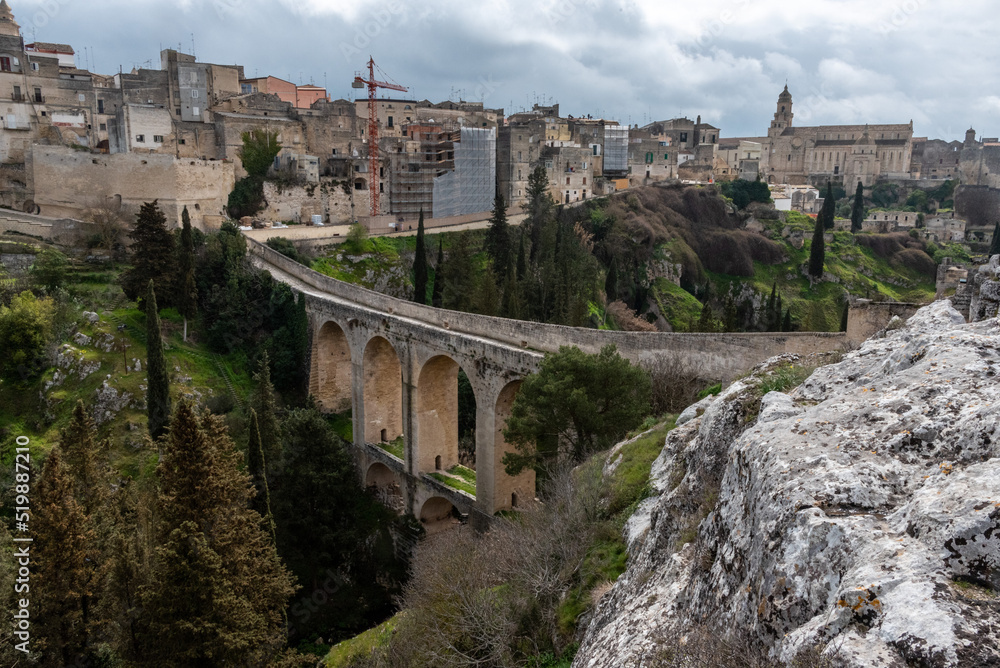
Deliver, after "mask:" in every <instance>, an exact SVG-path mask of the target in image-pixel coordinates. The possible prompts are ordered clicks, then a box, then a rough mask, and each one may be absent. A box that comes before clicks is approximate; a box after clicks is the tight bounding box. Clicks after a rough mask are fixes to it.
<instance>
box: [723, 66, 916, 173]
mask: <svg viewBox="0 0 1000 668" xmlns="http://www.w3.org/2000/svg"><path fill="white" fill-rule="evenodd" d="M794 116H795V115H794V112H793V101H792V94H791V93H790V92H789V91H788V86H785V89H784V90H783V91H782V92H781V94H780V95H779V96H778V102H777V106H776V111H775V113H774V119H773V120H772V121H771V127H770V128H769V129H768V132H767V136H766V137H744V138H731V139H727V140H724V143H725V144H726V145H728V146H731V145H733V144H735V143H737V142H738V141H740V140H746V141H750V142H755V143H759V144H761V149H762V150H761V161H760V173H761V175H762V177H764V178H765V179H766V180H767V182H768V183H790V184H793V185H801V184H812V185H823V184H825V183H826V182H827V181H832V182H834V183H840V184H843V185H844V187H845V188H846V187H853V185H854V184H856V183H857V182H858V181H861V182H862V183H864V184H865V185H866V186H870V185H872V184H873V183H875V181H876V180H878V179H909V178H911V160H912V154H913V122H912V121H910V122H909V123H906V124H895V125H824V126H817V127H797V126H795V125H794Z"/></svg>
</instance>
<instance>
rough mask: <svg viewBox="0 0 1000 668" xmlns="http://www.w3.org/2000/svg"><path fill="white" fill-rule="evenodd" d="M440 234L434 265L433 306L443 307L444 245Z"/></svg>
mask: <svg viewBox="0 0 1000 668" xmlns="http://www.w3.org/2000/svg"><path fill="white" fill-rule="evenodd" d="M442 244H443V241H442V239H441V236H440V235H439V236H438V259H437V264H435V265H434V287H433V288H432V289H431V306H435V307H437V308H441V290H442V288H443V287H444V246H443V245H442Z"/></svg>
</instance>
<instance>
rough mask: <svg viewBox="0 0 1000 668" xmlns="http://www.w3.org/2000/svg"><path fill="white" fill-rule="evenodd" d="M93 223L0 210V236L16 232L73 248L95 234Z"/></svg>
mask: <svg viewBox="0 0 1000 668" xmlns="http://www.w3.org/2000/svg"><path fill="white" fill-rule="evenodd" d="M96 231H97V230H96V226H95V225H94V224H93V223H86V222H83V221H81V220H73V219H72V218H48V217H46V216H35V215H32V214H30V213H21V212H20V211H9V210H7V209H0V234H3V233H5V232H17V233H19V234H25V235H27V236H29V237H35V238H38V239H42V240H43V241H48V242H51V243H54V244H58V245H60V246H73V245H76V244H79V243H80V242H82V241H83V240H84V239H85V238H86V237H87V236H89V235H91V234H94V233H95V232H96Z"/></svg>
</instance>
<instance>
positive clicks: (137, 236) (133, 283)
mask: <svg viewBox="0 0 1000 668" xmlns="http://www.w3.org/2000/svg"><path fill="white" fill-rule="evenodd" d="M129 238H131V239H132V246H131V257H130V260H131V263H132V266H131V268H129V269H128V270H126V271H125V272H124V273H123V274H122V277H121V283H122V290H123V291H124V292H125V295H126V296H127V297H128V298H129V299H137V300H141V298H142V296H143V291H144V290H145V288H146V284H147V283H149V281H151V280H152V281H156V284H157V285H158V286H159V287H160V293H161V295H160V296H161V298H163V299H164V300H167V299H169V298H170V297H171V296H172V294H173V290H172V289H171V284H172V282H173V279H174V275H175V274H174V262H175V261H176V256H175V254H174V237H173V235H172V234H170V232H168V231H167V217H166V216H165V215H163V212H162V211H160V207H159V206H158V205H157V203H156V201H155V200H154V201H153V202H146V203H145V204H143V205H142V207H141V208H140V209H139V214H138V215H137V216H136V220H135V228H134V229H133V230H132V231H131V232H129Z"/></svg>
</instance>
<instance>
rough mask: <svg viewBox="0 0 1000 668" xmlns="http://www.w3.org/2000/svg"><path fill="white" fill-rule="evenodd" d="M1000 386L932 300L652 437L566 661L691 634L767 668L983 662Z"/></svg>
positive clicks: (976, 337) (994, 547)
mask: <svg viewBox="0 0 1000 668" xmlns="http://www.w3.org/2000/svg"><path fill="white" fill-rule="evenodd" d="M774 364H775V362H774V361H772V363H771V366H772V367H773V366H774ZM998 374H1000V323H998V321H997V319H996V318H992V319H989V320H984V321H982V322H978V323H973V324H965V323H964V320H963V319H962V317H961V316H960V315H959V314H958V312H957V311H955V310H954V309H953V308H952V307H951V305H950V304H949V303H948V302H936V303H934V304H932V305H931V306H928V307H926V308H924V309H922V310H920V311H919V312H918V313H917V314H916V315H915V316H914V317H913V318H911V319H910V320H909V321H908V322H907V323H906V324H905V325H904V326H902V327H901V328H899V329H896V330H893V331H889V332H888V333H887V334H886V335H885V336H883V337H876V338H872V339H871V340H869V341H868V342H866V343H865V344H864V345H863V346H862V347H861V348H860V349H859V350H856V351H854V352H851V353H848V354H846V355H845V356H844V358H843V360H842V361H841V362H839V363H836V364H832V365H828V366H825V367H821V368H820V369H818V370H817V371H816V372H815V373H813V374H812V376H811V377H810V378H809V379H808V380H807V381H806V382H805V383H803V384H802V385H801V386H799V387H798V388H796V389H794V390H792V391H790V393H789V394H787V395H786V394H781V393H777V392H771V393H769V394H767V395H766V396H764V397H763V398H762V399H761V394H762V391H761V382H762V378H763V372H761V373H756V374H754V375H752V376H750V377H748V378H746V379H744V380H741V381H737V382H736V383H734V384H733V385H732V386H730V387H729V388H728V389H727V390H726V391H725V392H724V393H723V394H721V395H720V396H719V397H718V398H717V399H716V400H715V401H714V402H711V403H710V404H707V403H706V404H705V406H707V408H705V411H704V413H703V414H701V415H700V417H695V418H694V419H692V420H690V421H688V422H686V423H685V424H683V425H682V426H680V427H678V428H677V429H675V430H674V431H673V432H671V433H670V435H669V436H668V438H667V442H666V447H665V448H664V450H663V452H662V454H661V455H660V457H659V459H658V460H657V461H656V463H655V464H654V468H653V474H654V477H655V481H654V487H655V490H656V494H657V495H656V496H653V497H651V498H650V499H647V500H646V501H645V502H644V504H643V505H642V506H641V507H640V508H639V510H638V512H637V513H636V514H635V515H634V516H633V517H632V519H631V520H630V521H629V525H628V527H627V531H628V533H629V541H630V562H629V566H628V569H627V571H626V572H625V573H624V574H623V575H622V576H621V577H620V578H619V579H618V581H617V582H616V583H615V585H614V587H613V588H612V589H611V591H610V592H609V593H607V594H606V595H605V596H604V597H603V598H602V599H601V601H600V603H599V604H598V607H597V610H596V611H595V613H594V616H593V618H592V619H591V621H590V624H589V626H588V628H587V631H586V636H585V638H584V640H583V644H582V646H581V648H580V651H579V653H578V654H577V657H576V661H575V662H574V666H581V667H582V666H587V667H598V666H600V667H605V666H616V667H618V666H621V667H626V666H639V665H643V666H646V665H651V663H650V659H652V658H654V657H655V656H656V655H657V653H658V652H659V651H660V649H659V648H661V647H662V644H663V642H664V638H667V637H670V636H671V634H673V636H675V637H676V636H677V635H678V634H680V635H683V634H684V633H686V632H687V631H688V630H690V629H691V628H694V627H695V626H698V625H704V626H709V627H711V628H712V629H715V630H716V631H718V630H720V629H743V630H745V632H746V633H749V634H750V635H751V636H752V637H753V638H755V639H757V640H759V641H761V642H763V643H764V644H765V645H766V646H768V647H770V648H771V653H772V656H773V657H774V658H775V659H780V660H790V659H792V658H793V657H795V656H796V654H797V653H799V652H800V651H802V650H804V649H807V648H815V647H817V646H818V647H819V648H820V649H821V650H822V651H824V652H825V654H826V655H827V656H828V657H835V665H845V666H858V667H860V666H892V667H896V666H900V667H902V666H1000V596H998V592H1000V376H998Z"/></svg>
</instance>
